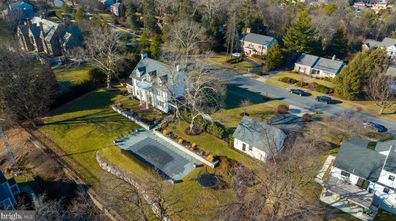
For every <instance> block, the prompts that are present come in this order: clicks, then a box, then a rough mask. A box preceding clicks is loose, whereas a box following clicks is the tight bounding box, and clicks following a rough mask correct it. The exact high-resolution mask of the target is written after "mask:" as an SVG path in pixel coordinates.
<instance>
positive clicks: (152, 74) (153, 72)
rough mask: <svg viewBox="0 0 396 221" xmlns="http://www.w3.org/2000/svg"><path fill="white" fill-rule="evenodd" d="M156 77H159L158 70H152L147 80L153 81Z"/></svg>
mask: <svg viewBox="0 0 396 221" xmlns="http://www.w3.org/2000/svg"><path fill="white" fill-rule="evenodd" d="M155 77H157V71H151V72H149V73H148V75H147V81H148V82H151V81H153V80H154V78H155Z"/></svg>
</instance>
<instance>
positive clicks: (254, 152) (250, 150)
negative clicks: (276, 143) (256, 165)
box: [234, 138, 267, 161]
mask: <svg viewBox="0 0 396 221" xmlns="http://www.w3.org/2000/svg"><path fill="white" fill-rule="evenodd" d="M243 147H245V150H244V148H243ZM234 148H235V149H238V150H240V151H242V152H244V153H246V154H247V155H249V156H251V157H254V158H256V159H258V160H261V161H266V160H267V154H266V153H265V152H264V151H262V150H260V149H257V148H255V147H253V146H250V145H249V144H247V143H245V142H243V141H241V140H238V139H236V138H235V139H234Z"/></svg>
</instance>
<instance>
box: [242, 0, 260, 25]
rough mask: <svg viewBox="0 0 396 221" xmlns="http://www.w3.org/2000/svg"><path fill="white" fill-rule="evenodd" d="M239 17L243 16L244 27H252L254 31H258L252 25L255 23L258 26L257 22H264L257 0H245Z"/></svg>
mask: <svg viewBox="0 0 396 221" xmlns="http://www.w3.org/2000/svg"><path fill="white" fill-rule="evenodd" d="M239 18H241V22H242V23H243V27H244V28H252V31H253V32H256V31H257V30H256V29H255V27H252V26H253V25H254V24H255V25H256V26H257V24H260V23H261V24H262V21H261V19H260V16H259V13H258V10H257V6H256V0H244V1H243V3H242V6H241V9H240V10H239Z"/></svg>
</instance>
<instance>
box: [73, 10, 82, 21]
mask: <svg viewBox="0 0 396 221" xmlns="http://www.w3.org/2000/svg"><path fill="white" fill-rule="evenodd" d="M74 19H75V20H76V21H77V22H81V21H82V20H83V19H84V10H83V9H82V8H80V7H78V8H77V10H76V12H75V14H74Z"/></svg>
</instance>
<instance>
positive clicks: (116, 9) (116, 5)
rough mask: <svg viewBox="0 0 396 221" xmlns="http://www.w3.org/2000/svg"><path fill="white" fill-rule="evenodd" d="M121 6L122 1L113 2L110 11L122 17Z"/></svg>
mask: <svg viewBox="0 0 396 221" xmlns="http://www.w3.org/2000/svg"><path fill="white" fill-rule="evenodd" d="M121 6H122V5H121V3H119V2H117V3H114V4H112V5H111V6H110V12H111V13H112V14H113V15H115V16H117V17H120V16H121Z"/></svg>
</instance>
